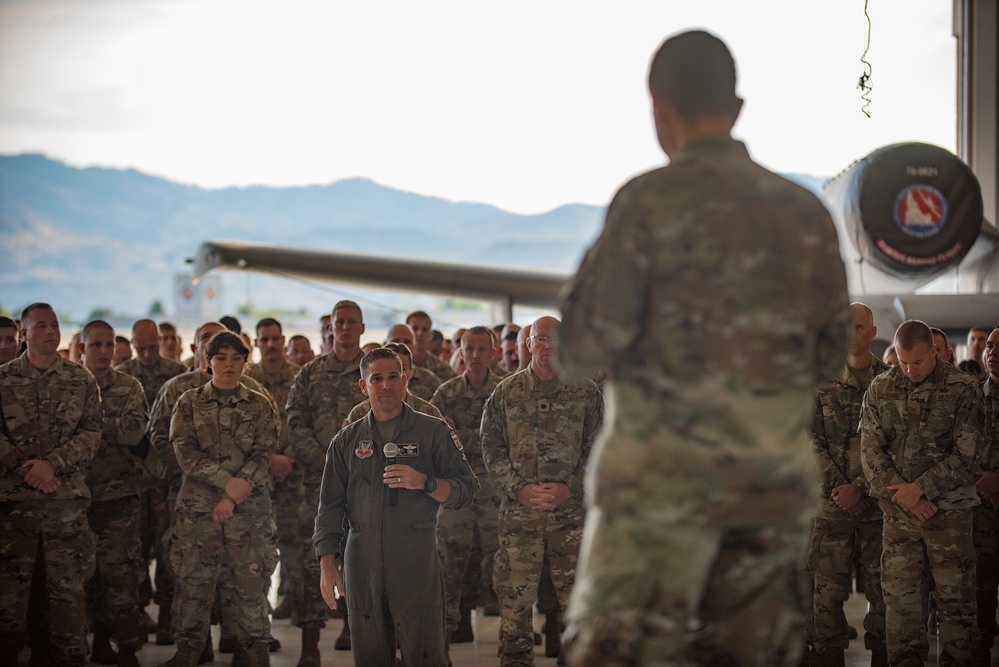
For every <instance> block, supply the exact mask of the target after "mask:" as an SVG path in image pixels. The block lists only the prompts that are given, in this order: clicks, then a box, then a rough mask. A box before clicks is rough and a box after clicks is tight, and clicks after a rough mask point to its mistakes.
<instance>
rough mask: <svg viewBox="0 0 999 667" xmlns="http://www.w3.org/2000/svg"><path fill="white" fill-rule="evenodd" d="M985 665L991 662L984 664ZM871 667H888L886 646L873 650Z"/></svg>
mask: <svg viewBox="0 0 999 667" xmlns="http://www.w3.org/2000/svg"><path fill="white" fill-rule="evenodd" d="M983 664H985V665H990V664H992V663H991V662H985V663H983ZM871 667H888V649H887V648H885V647H884V646H881V647H879V648H873V649H871Z"/></svg>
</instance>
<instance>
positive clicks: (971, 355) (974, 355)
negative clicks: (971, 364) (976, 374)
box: [964, 327, 989, 366]
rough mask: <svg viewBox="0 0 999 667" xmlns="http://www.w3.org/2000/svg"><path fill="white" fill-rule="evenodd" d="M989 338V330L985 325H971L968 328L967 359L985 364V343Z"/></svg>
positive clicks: (965, 356) (965, 355)
mask: <svg viewBox="0 0 999 667" xmlns="http://www.w3.org/2000/svg"><path fill="white" fill-rule="evenodd" d="M988 339H989V330H988V329H986V328H985V327H971V328H970V329H968V345H967V348H968V349H967V350H966V351H965V354H964V358H965V359H974V360H975V361H977V362H978V363H980V364H982V365H983V366H985V343H986V342H987V341H988Z"/></svg>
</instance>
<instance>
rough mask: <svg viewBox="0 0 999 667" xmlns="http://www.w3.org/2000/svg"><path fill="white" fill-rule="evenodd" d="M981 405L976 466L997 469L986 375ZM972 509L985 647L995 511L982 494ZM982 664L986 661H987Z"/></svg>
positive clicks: (991, 392)
mask: <svg viewBox="0 0 999 667" xmlns="http://www.w3.org/2000/svg"><path fill="white" fill-rule="evenodd" d="M981 388H982V395H983V396H984V406H985V427H984V428H983V429H982V440H981V443H980V447H979V451H978V454H977V456H976V458H977V460H978V469H979V470H983V471H991V472H999V386H997V385H996V383H995V382H993V381H992V380H991V379H988V378H986V380H985V382H983V383H982V385H981ZM981 501H982V503H981V505H977V506H975V508H974V510H973V513H974V517H973V523H974V535H973V538H974V543H975V587H976V589H977V595H976V599H977V601H978V605H977V606H978V629H979V632H980V633H981V639H982V648H983V650H984V651H985V652H986V653H985V657H986V659H987V658H988V657H989V653H988V652H989V651H991V649H992V645H993V644H994V643H995V639H996V636H997V635H999V626H997V625H996V591H997V590H999V514H997V512H996V508H995V507H993V505H992V503H991V502H989V501H988V500H986V499H985V498H982V499H981ZM984 664H986V665H988V664H989V663H988V662H987V661H985V662H984Z"/></svg>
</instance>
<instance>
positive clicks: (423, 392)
mask: <svg viewBox="0 0 999 667" xmlns="http://www.w3.org/2000/svg"><path fill="white" fill-rule="evenodd" d="M385 342H386V343H400V344H402V345H405V346H406V349H408V350H409V351H410V359H412V356H413V355H412V351H413V349H414V348H415V347H416V334H414V333H413V329H412V327H410V326H409V325H408V324H393V325H392V326H390V327H389V329H388V331H387V332H386V333H385ZM406 377H407V378H408V384H407V388H408V390H409V391H410V392H411V393H413V394H414V395H416V396H419V397H420V398H422V399H423V400H424V401H429V400H430V399H431V397H432V396H433V395H434V392H435V391H437V387H439V386H441V382H443V380H442V379H441V378H440V377H438V376H437V375H436V374H435V373H434V372H433V371H431V370H430V369H429V368H426V367H423V366H417V365H416V364H415V363H413V364H411V369H410V370H409V371H407V373H406Z"/></svg>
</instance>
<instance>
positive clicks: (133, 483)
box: [87, 369, 149, 501]
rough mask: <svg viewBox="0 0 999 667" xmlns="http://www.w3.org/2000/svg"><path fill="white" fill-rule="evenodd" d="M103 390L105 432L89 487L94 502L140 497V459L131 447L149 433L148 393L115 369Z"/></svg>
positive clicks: (102, 420) (95, 455)
mask: <svg viewBox="0 0 999 667" xmlns="http://www.w3.org/2000/svg"><path fill="white" fill-rule="evenodd" d="M100 389H101V425H102V427H103V429H102V430H103V433H102V436H101V444H100V447H98V448H97V453H96V454H94V460H93V461H92V462H91V463H90V471H89V472H88V473H87V486H89V487H90V493H91V497H92V498H93V500H94V501H100V500H115V499H117V498H125V497H127V496H138V495H139V491H140V478H139V467H138V459H137V458H136V457H135V455H134V454H132V452H130V451H129V450H128V448H129V447H132V446H134V445H137V444H139V441H140V440H142V436H143V435H145V433H146V422H147V419H148V416H149V408H148V407H147V406H146V394H145V392H143V390H142V385H141V384H139V381H138V380H136V379H135V378H134V377H131V376H130V375H128V374H126V373H122V372H121V371H116V370H113V369H112V370H111V372H110V373H108V377H107V380H106V381H105V383H104V384H102V385H100Z"/></svg>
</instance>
